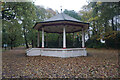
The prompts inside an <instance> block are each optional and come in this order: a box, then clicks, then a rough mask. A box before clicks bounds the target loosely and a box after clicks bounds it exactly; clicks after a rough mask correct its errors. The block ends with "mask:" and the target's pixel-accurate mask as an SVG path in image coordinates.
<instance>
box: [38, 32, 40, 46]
mask: <svg viewBox="0 0 120 80" xmlns="http://www.w3.org/2000/svg"><path fill="white" fill-rule="evenodd" d="M37 37H38V39H37V47H40V31H39V30H38V36H37Z"/></svg>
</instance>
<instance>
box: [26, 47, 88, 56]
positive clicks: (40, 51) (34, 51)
mask: <svg viewBox="0 0 120 80" xmlns="http://www.w3.org/2000/svg"><path fill="white" fill-rule="evenodd" d="M26 53H27V56H40V55H41V56H53V57H77V56H87V51H86V48H67V49H62V48H30V49H27V50H26Z"/></svg>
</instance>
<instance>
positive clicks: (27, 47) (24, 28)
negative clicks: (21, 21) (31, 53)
mask: <svg viewBox="0 0 120 80" xmlns="http://www.w3.org/2000/svg"><path fill="white" fill-rule="evenodd" d="M23 29H24V32H23V33H24V39H25V44H26V48H29V46H28V42H27V37H26V33H25V27H23Z"/></svg>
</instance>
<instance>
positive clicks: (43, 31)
mask: <svg viewBox="0 0 120 80" xmlns="http://www.w3.org/2000/svg"><path fill="white" fill-rule="evenodd" d="M42 48H44V28H42Z"/></svg>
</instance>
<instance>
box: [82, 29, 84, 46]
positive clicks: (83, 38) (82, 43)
mask: <svg viewBox="0 0 120 80" xmlns="http://www.w3.org/2000/svg"><path fill="white" fill-rule="evenodd" d="M84 47H85V33H84V30H83V28H82V48H84Z"/></svg>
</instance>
